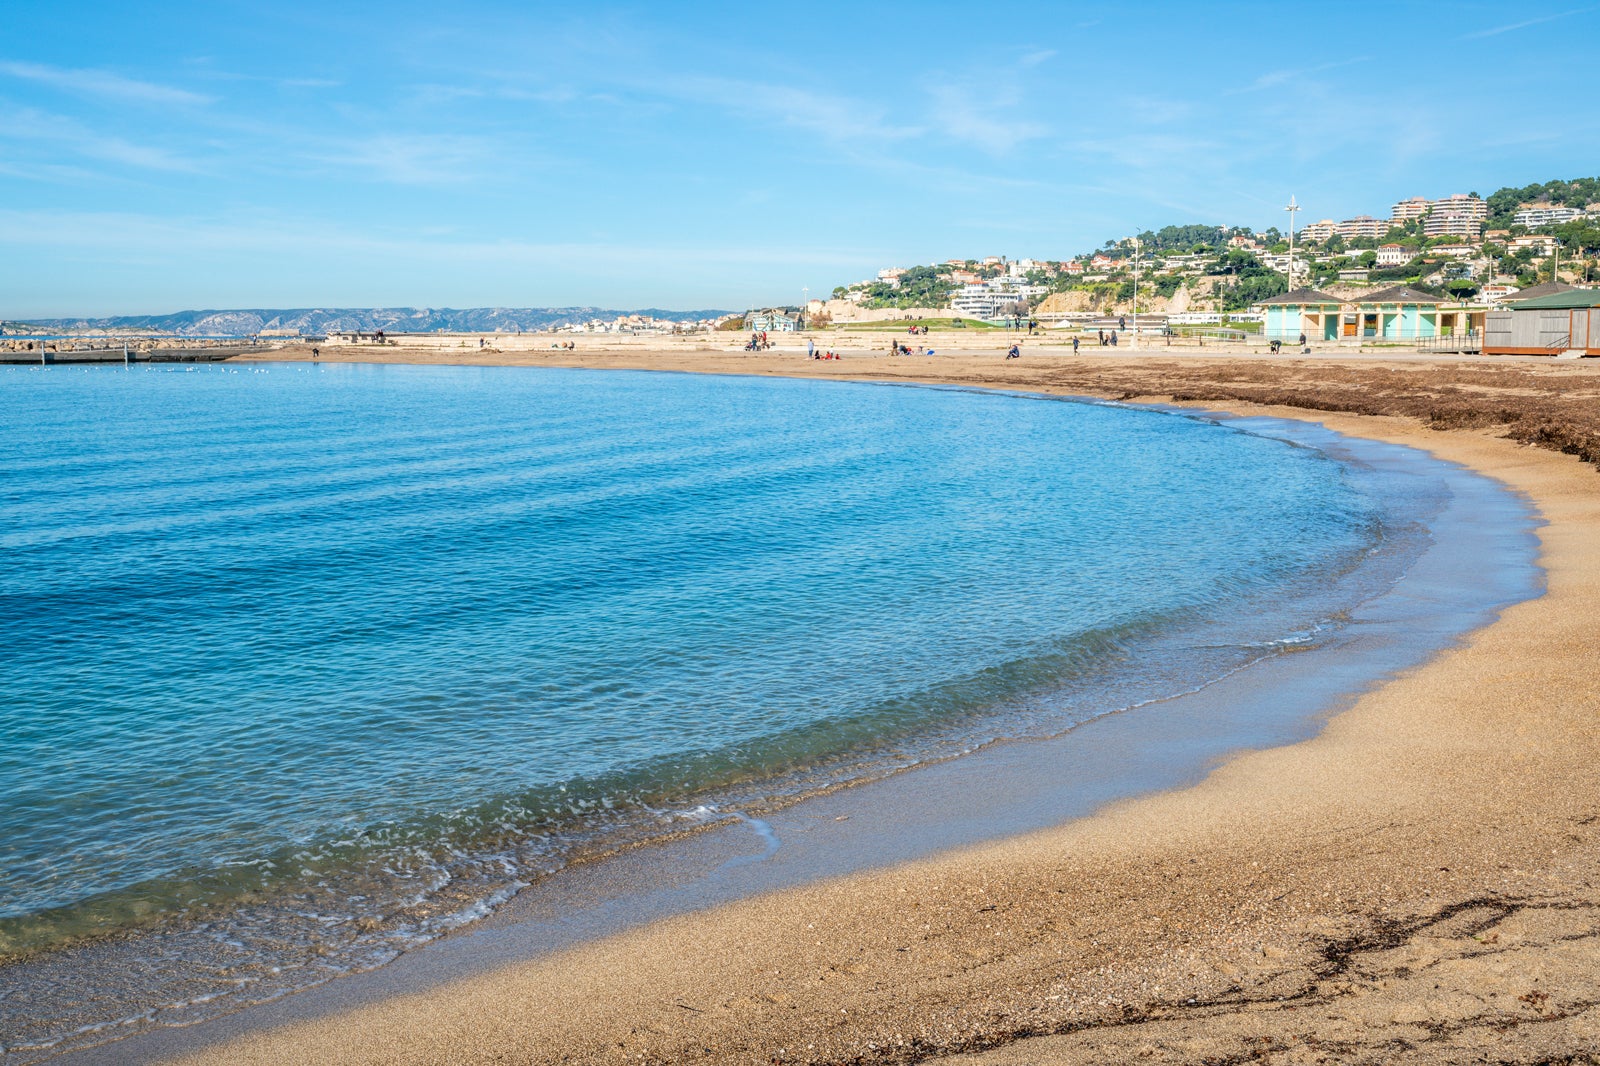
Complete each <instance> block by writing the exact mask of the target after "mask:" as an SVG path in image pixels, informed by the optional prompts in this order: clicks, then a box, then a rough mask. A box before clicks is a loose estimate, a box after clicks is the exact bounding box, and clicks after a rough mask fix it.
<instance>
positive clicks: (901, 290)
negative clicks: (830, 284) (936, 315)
mask: <svg viewBox="0 0 1600 1066" xmlns="http://www.w3.org/2000/svg"><path fill="white" fill-rule="evenodd" d="M954 269H955V268H954V267H952V266H950V265H949V264H946V263H940V264H938V265H936V266H915V267H912V268H910V269H909V270H907V271H906V272H905V273H904V274H902V275H901V276H900V284H899V286H898V287H897V286H894V285H890V284H889V283H888V282H886V281H878V282H874V283H873V284H871V285H869V286H867V296H866V299H865V300H863V301H862V302H861V305H862V306H863V307H872V308H884V307H943V306H944V305H945V304H947V303H949V302H950V294H951V293H953V292H955V291H956V290H957V289H958V288H960V287H961V286H960V285H958V284H957V283H956V282H955V281H952V280H951V278H950V272H951V271H952V270H954ZM844 293H845V290H844V288H843V287H840V288H837V289H834V290H833V294H834V296H836V297H839V296H843V295H844Z"/></svg>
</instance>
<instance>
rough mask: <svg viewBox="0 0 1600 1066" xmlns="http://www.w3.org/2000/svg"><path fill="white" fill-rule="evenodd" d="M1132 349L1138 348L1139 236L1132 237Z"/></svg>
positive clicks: (1136, 349)
mask: <svg viewBox="0 0 1600 1066" xmlns="http://www.w3.org/2000/svg"><path fill="white" fill-rule="evenodd" d="M1133 350H1134V351H1138V350H1139V238H1138V237H1137V236H1135V237H1134V238H1133Z"/></svg>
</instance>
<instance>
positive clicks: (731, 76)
mask: <svg viewBox="0 0 1600 1066" xmlns="http://www.w3.org/2000/svg"><path fill="white" fill-rule="evenodd" d="M6 11H7V16H6V19H5V20H4V21H5V23H6V27H5V33H4V35H3V37H0V317H24V316H29V315H36V316H42V315H47V314H114V313H139V312H157V311H171V310H179V309H184V308H193V307H247V306H258V307H259V306H372V305H418V306H435V307H437V306H455V307H465V306H483V305H502V306H555V305H568V304H598V305H602V306H611V307H640V306H664V307H676V308H693V307H726V308H741V307H744V306H747V305H751V304H761V303H768V302H794V301H797V300H798V299H799V298H800V294H801V290H802V288H803V287H809V288H810V290H811V292H812V293H813V294H816V293H819V292H824V291H826V290H828V289H831V288H832V287H833V286H834V285H836V284H840V283H844V282H848V281H852V280H856V279H858V278H860V277H864V276H867V275H868V274H870V273H871V272H873V271H875V270H876V269H877V268H879V267H881V266H889V265H905V264H909V263H914V262H928V261H932V260H936V259H944V258H948V257H951V256H982V255H1010V256H1014V257H1016V256H1034V257H1042V258H1062V257H1065V256H1067V255H1070V254H1073V253H1076V252H1081V251H1086V250H1089V249H1091V248H1093V247H1096V246H1098V245H1099V244H1100V243H1101V242H1102V241H1104V240H1105V239H1107V238H1110V237H1118V236H1122V235H1124V234H1126V233H1128V232H1132V231H1133V230H1135V229H1142V228H1151V227H1158V226H1161V225H1164V224H1167V223H1184V222H1207V223H1220V222H1229V223H1237V224H1245V225H1252V226H1256V227H1266V226H1269V225H1282V224H1283V220H1284V218H1285V215H1284V212H1283V211H1282V210H1281V208H1282V205H1283V204H1284V203H1286V202H1287V200H1288V197H1289V195H1290V194H1291V193H1293V194H1294V195H1295V196H1297V197H1298V199H1299V202H1300V203H1301V204H1303V205H1305V211H1304V212H1303V213H1302V214H1301V215H1300V216H1299V217H1300V221H1301V223H1302V224H1303V223H1304V222H1307V221H1313V220H1315V219H1318V218H1323V217H1333V218H1345V217H1349V216H1351V215H1355V214H1360V213H1368V214H1374V215H1381V214H1383V213H1384V212H1386V211H1387V209H1388V207H1389V205H1390V204H1391V203H1393V201H1395V200H1396V199H1399V198H1402V197H1406V196H1413V195H1427V196H1438V195H1446V194H1449V193H1453V192H1466V191H1478V192H1481V193H1484V194H1487V193H1489V192H1491V191H1493V190H1494V189H1495V188H1498V187H1499V186H1501V185H1507V184H1518V185H1520V184H1525V183H1527V182H1531V181H1543V180H1546V179H1549V178H1554V177H1577V176H1587V175H1590V174H1593V173H1595V172H1596V171H1600V153H1597V152H1596V151H1595V146H1596V144H1600V117H1597V116H1600V109H1596V108H1595V107H1594V103H1593V100H1592V98H1589V97H1590V94H1589V93H1588V90H1587V86H1588V81H1590V80H1592V77H1591V76H1592V71H1590V70H1589V69H1587V66H1586V64H1588V63H1589V54H1590V53H1591V52H1592V51H1593V42H1594V41H1596V40H1600V5H1597V6H1575V5H1572V4H1561V3H1557V4H1544V3H1538V2H1534V3H1525V4H1518V5H1504V4H1490V3H1472V2H1463V3H1452V4H1435V3H1403V2H1402V3H1385V4H1363V3H1347V4H1338V5H1332V4H1328V5H1278V4H1195V3H1186V4H1166V3H1123V4H1117V5H1112V4H1080V3H1039V4H1035V3H1029V2H1026V0H1023V2H1018V3H1012V4H1005V5H997V6H988V5H982V4H970V3H967V4H949V5H945V4H937V3H921V4H876V5H872V4H860V3H854V4H838V5H834V4H826V3H812V4H791V5H781V6H780V5H774V6H771V7H763V6H760V5H754V4H748V3H747V4H727V5H722V4H715V3H698V4H654V5H650V6H611V5H605V4H560V5H554V4H551V5H546V4H539V3H523V4H497V3H479V2H474V0H458V2H456V3H453V4H443V5H441V4H436V3H429V4H416V3H407V2H399V3H385V4H382V5H378V4H373V5H362V4H333V3H318V4H312V3H305V2H302V0H283V2H278V3H272V4H256V3H238V2H228V0H208V2H206V3H192V4H191V3H181V2H175V3H163V4H159V5H142V4H141V5H135V4H122V3H117V4H113V3H95V2H83V3H77V4H64V3H60V2H59V0H50V2H37V0H9V2H8V3H7V5H6ZM1558 59H1559V60H1562V61H1564V62H1565V63H1567V64H1568V66H1567V67H1566V69H1565V70H1564V71H1561V70H1556V69H1553V68H1552V65H1551V64H1552V62H1553V61H1556V60H1558ZM1573 64H1578V66H1574V65H1573ZM1580 87H1581V88H1580Z"/></svg>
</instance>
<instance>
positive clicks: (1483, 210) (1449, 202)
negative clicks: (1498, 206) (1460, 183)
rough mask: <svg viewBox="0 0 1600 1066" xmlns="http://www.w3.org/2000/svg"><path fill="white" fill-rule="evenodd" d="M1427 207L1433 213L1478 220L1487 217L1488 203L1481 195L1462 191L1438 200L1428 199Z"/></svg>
mask: <svg viewBox="0 0 1600 1066" xmlns="http://www.w3.org/2000/svg"><path fill="white" fill-rule="evenodd" d="M1428 209H1429V210H1430V211H1432V212H1433V213H1434V214H1435V215H1462V216H1464V217H1466V218H1475V219H1477V220H1478V221H1480V222H1481V221H1483V220H1484V219H1486V218H1488V217H1489V205H1488V204H1487V203H1485V202H1484V201H1483V199H1482V198H1481V197H1477V196H1472V195H1470V194H1468V193H1464V192H1458V193H1456V194H1455V195H1454V196H1446V197H1444V198H1443V199H1439V200H1430V201H1429V202H1428Z"/></svg>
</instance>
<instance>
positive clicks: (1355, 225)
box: [1333, 215, 1389, 241]
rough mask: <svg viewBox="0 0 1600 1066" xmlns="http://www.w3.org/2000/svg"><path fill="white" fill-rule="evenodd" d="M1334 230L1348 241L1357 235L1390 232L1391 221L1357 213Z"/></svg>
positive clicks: (1379, 234) (1378, 235)
mask: <svg viewBox="0 0 1600 1066" xmlns="http://www.w3.org/2000/svg"><path fill="white" fill-rule="evenodd" d="M1333 231H1334V232H1335V233H1337V234H1338V235H1339V236H1341V237H1343V238H1344V239H1345V240H1347V241H1353V240H1355V239H1356V238H1357V237H1382V236H1383V235H1384V234H1385V233H1388V232H1389V223H1387V222H1381V221H1379V220H1378V219H1375V218H1373V217H1372V216H1371V215H1357V216H1356V217H1355V218H1347V219H1345V220H1344V221H1343V222H1341V223H1339V224H1338V225H1337V226H1335V227H1333Z"/></svg>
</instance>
